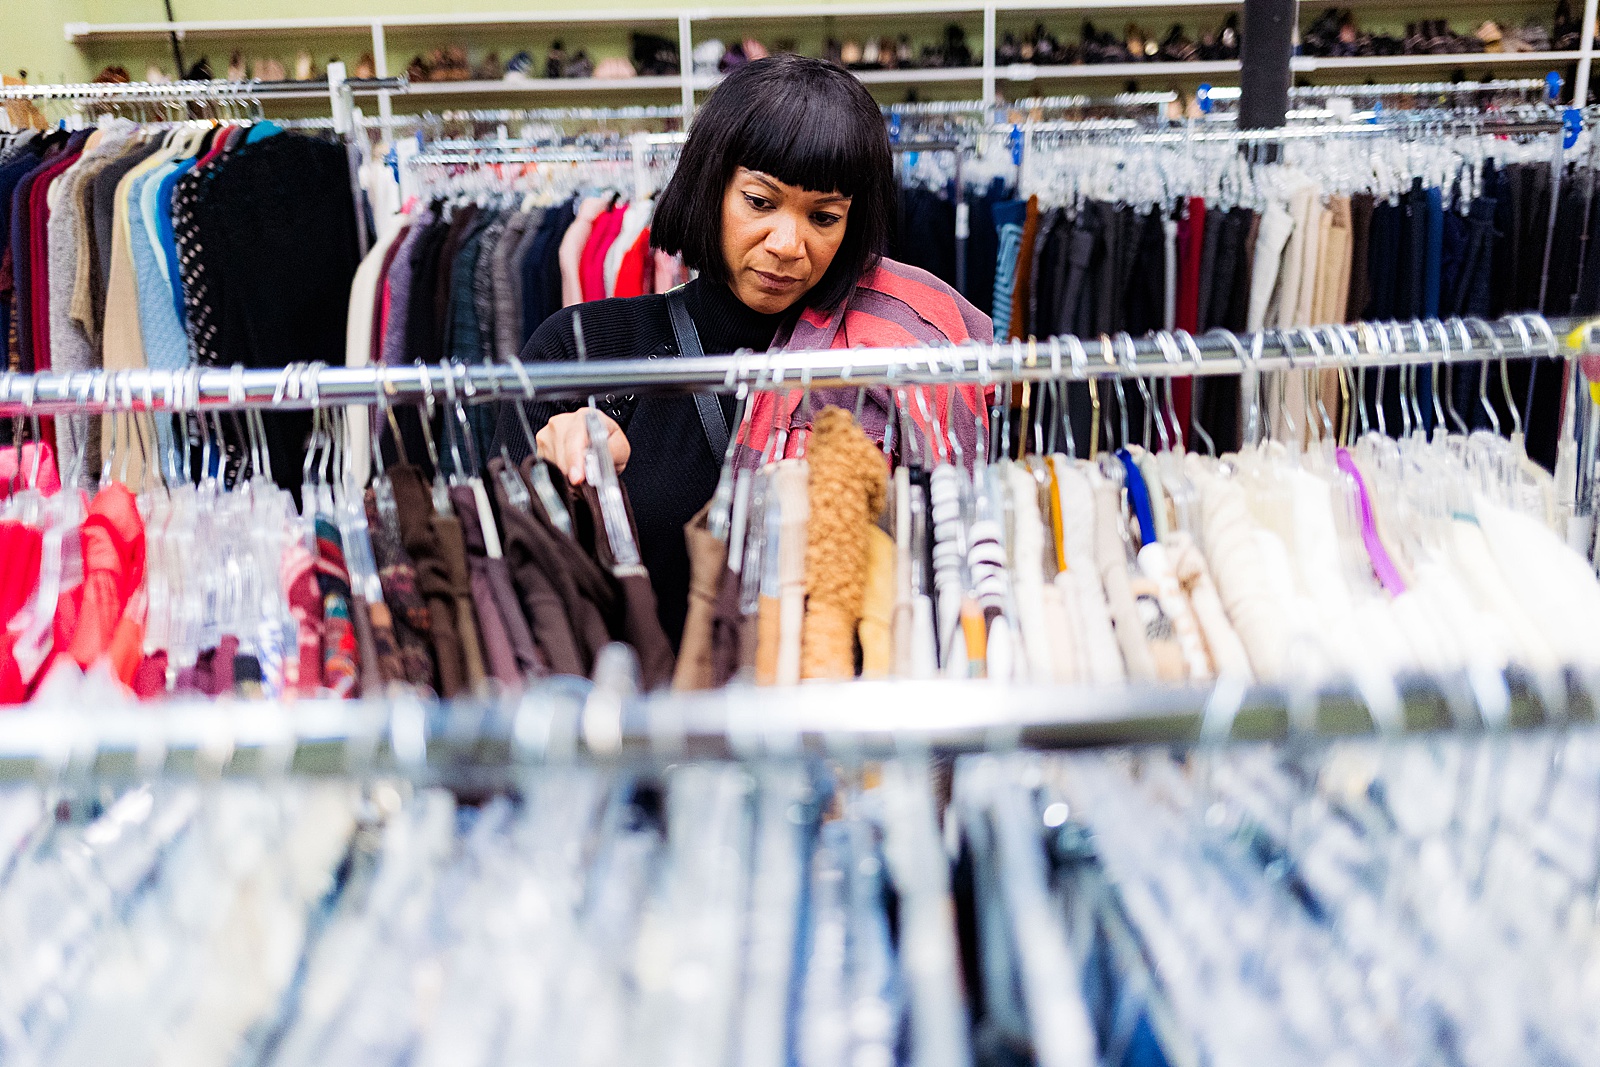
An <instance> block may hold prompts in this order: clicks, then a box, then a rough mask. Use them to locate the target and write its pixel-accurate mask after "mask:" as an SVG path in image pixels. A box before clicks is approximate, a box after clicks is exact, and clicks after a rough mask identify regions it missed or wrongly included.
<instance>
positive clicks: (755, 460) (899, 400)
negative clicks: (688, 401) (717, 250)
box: [737, 259, 994, 468]
mask: <svg viewBox="0 0 1600 1067" xmlns="http://www.w3.org/2000/svg"><path fill="white" fill-rule="evenodd" d="M993 336H994V327H993V325H992V324H991V323H990V321H989V316H987V315H985V314H984V313H983V312H981V311H979V310H978V309H977V308H975V307H973V306H972V305H971V304H970V303H968V302H967V300H966V298H965V297H963V296H962V295H961V294H960V293H958V292H956V291H955V290H954V289H952V288H951V287H950V286H948V285H946V284H945V283H944V282H942V281H940V280H939V279H938V278H936V277H934V276H933V275H932V274H929V273H928V272H927V271H925V270H922V269H920V268H918V267H911V266H907V265H906V264H904V263H896V262H895V261H894V260H892V259H884V260H880V261H879V263H878V266H877V267H876V269H874V270H873V271H871V272H870V273H869V274H868V275H867V276H865V277H864V278H862V279H861V281H860V283H858V284H857V285H856V290H855V292H854V293H853V294H851V297H850V299H849V300H848V301H846V303H845V304H844V306H843V307H841V308H838V309H837V310H834V311H832V312H821V311H817V310H815V309H814V308H807V309H806V310H805V312H804V313H802V314H801V316H800V318H799V320H798V321H797V322H796V323H795V325H794V328H793V329H792V330H790V331H789V334H788V336H787V337H784V336H780V337H778V338H777V339H776V340H775V341H774V344H773V347H774V349H778V350H783V351H788V352H814V351H824V350H828V349H837V348H888V347H915V346H918V345H928V346H932V347H939V346H944V345H956V344H962V343H963V342H966V341H969V340H979V341H988V340H989V338H991V337H993ZM931 354H932V353H930V355H931ZM894 392H895V395H894V396H893V397H891V396H890V394H889V390H888V389H885V388H871V389H868V390H867V391H866V393H865V395H864V396H863V397H862V398H861V405H860V406H861V415H860V422H861V427H862V429H863V430H865V431H866V433H867V435H868V436H869V437H871V438H872V439H873V440H874V441H879V442H881V441H882V440H883V437H884V430H885V428H886V427H887V426H888V424H889V417H890V414H891V412H894V413H896V414H898V415H905V416H908V417H909V426H910V427H911V430H912V432H913V433H914V434H915V440H913V441H911V442H906V441H905V440H903V435H904V434H905V432H906V427H907V425H908V422H907V421H906V420H904V419H902V420H900V421H899V423H898V424H897V427H898V428H897V429H896V432H895V437H896V438H897V440H896V441H895V442H894V451H895V453H896V454H897V455H899V456H900V457H902V458H903V459H912V460H918V461H920V462H922V463H925V464H927V465H930V466H931V465H932V464H933V463H934V462H935V461H937V460H939V459H950V460H952V461H954V460H956V459H958V458H959V459H960V460H961V461H962V462H963V464H964V465H966V466H969V467H970V466H971V464H972V461H973V457H974V456H975V455H976V452H977V441H978V437H977V435H978V433H979V427H984V428H987V426H988V408H987V406H986V405H985V403H984V397H983V396H982V394H981V393H980V391H979V389H977V388H976V387H974V386H970V385H962V386H947V385H941V386H935V387H926V386H924V387H920V388H918V387H912V388H907V389H900V388H896V389H895V391H894ZM919 392H920V393H921V396H920V397H919V396H918V395H917V394H918V393H919ZM858 395H859V391H858V390H856V389H851V388H848V387H842V388H831V389H814V390H812V391H811V402H810V404H809V406H808V407H807V406H804V405H803V404H802V400H803V398H804V392H803V390H800V389H791V390H787V391H785V392H780V393H775V392H765V393H760V394H757V395H756V396H755V398H754V399H753V402H752V403H751V404H750V405H749V406H748V408H747V410H746V416H745V420H744V425H743V426H741V427H740V430H739V445H738V452H737V463H738V465H739V466H741V467H745V468H753V467H757V466H759V465H760V464H761V462H762V460H763V458H765V459H767V460H772V459H778V458H794V457H798V456H803V455H804V454H805V450H806V443H807V442H808V440H809V439H810V436H811V421H812V417H813V416H814V415H815V414H816V413H818V412H820V411H822V409H823V408H824V407H826V406H828V405H829V404H833V405H836V406H838V407H842V408H844V409H845V410H847V411H853V410H855V408H856V404H857V397H858ZM930 416H931V422H930ZM781 427H787V428H788V431H789V432H788V435H787V437H785V436H784V435H783V434H782V433H780V432H779V430H780V428H781ZM952 437H954V439H955V444H954V447H952V445H951V441H950V439H951V438H952ZM780 439H781V440H782V441H783V456H778V455H776V454H775V453H776V446H777V444H778V441H779V440H780ZM769 445H770V446H771V447H772V449H773V453H774V454H772V455H767V450H768V448H769Z"/></svg>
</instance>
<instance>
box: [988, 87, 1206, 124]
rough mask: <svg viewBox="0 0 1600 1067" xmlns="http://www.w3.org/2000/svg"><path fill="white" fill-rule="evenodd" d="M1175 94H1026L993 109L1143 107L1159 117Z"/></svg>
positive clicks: (1051, 109)
mask: <svg viewBox="0 0 1600 1067" xmlns="http://www.w3.org/2000/svg"><path fill="white" fill-rule="evenodd" d="M1177 100H1178V94H1177V93H1175V92H1171V91H1170V90H1169V91H1156V90H1150V91H1146V92H1137V93H1118V94H1117V95H1115V96H1104V97H1094V96H1082V95H1078V96H1029V97H1024V98H1023V99H1021V100H1012V101H1009V102H1007V103H1005V104H1002V105H1000V106H998V107H996V108H995V111H996V112H997V113H1004V112H1008V111H1079V110H1095V111H1102V110H1122V111H1139V110H1143V109H1145V108H1154V109H1155V117H1156V118H1158V119H1160V118H1163V117H1164V116H1165V114H1166V109H1167V107H1168V106H1169V105H1171V104H1174V103H1176V102H1177Z"/></svg>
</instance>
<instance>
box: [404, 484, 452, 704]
mask: <svg viewBox="0 0 1600 1067" xmlns="http://www.w3.org/2000/svg"><path fill="white" fill-rule="evenodd" d="M389 481H390V484H392V485H393V486H394V499H395V503H396V505H397V506H398V509H399V512H400V539H401V541H402V543H403V544H404V545H405V550H406V552H407V553H408V554H409V555H410V556H411V561H412V564H413V565H414V566H415V567H416V574H417V593H418V594H420V595H421V597H422V602H423V603H424V604H426V605H427V606H428V640H429V641H430V642H431V643H432V645H433V653H434V656H433V658H434V663H435V665H436V666H437V667H438V671H439V676H438V679H437V682H438V684H437V685H436V686H435V691H436V692H437V693H438V694H439V695H440V696H441V697H443V698H445V699H446V700H448V699H450V698H452V697H456V696H459V695H460V694H461V693H462V692H464V691H465V690H466V688H467V670H466V659H465V656H464V654H463V652H462V649H461V637H460V635H459V633H458V632H457V629H456V597H455V592H454V590H453V589H452V588H451V585H450V570H449V567H448V565H447V564H446V562H445V559H444V553H443V550H442V549H441V548H440V545H439V538H438V535H437V534H435V533H434V529H433V499H432V497H431V495H430V494H429V491H428V486H427V483H425V482H424V481H423V479H422V472H421V471H419V470H417V468H415V467H413V466H411V465H410V464H406V463H399V464H395V465H394V466H392V467H390V468H389Z"/></svg>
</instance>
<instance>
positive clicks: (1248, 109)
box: [1239, 0, 1299, 130]
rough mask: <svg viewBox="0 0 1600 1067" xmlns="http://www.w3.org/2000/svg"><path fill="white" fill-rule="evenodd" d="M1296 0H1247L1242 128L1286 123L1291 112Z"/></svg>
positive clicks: (1241, 54) (1241, 83) (1242, 60)
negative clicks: (1291, 71)
mask: <svg viewBox="0 0 1600 1067" xmlns="http://www.w3.org/2000/svg"><path fill="white" fill-rule="evenodd" d="M1298 7H1299V5H1298V4H1297V3H1296V0H1244V28H1243V31H1242V33H1241V35H1240V36H1241V38H1242V40H1241V42H1240V46H1239V60H1240V65H1241V67H1242V68H1243V69H1242V70H1241V72H1240V79H1239V128H1240V129H1241V130H1266V129H1272V128H1274V127H1277V126H1282V125H1283V124H1284V121H1285V119H1286V118H1287V116H1288V112H1289V56H1290V54H1291V53H1292V52H1293V51H1294V22H1295V17H1296V12H1297V11H1298Z"/></svg>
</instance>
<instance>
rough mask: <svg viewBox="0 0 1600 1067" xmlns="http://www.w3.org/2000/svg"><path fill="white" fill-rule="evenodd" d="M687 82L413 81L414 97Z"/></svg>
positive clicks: (673, 87)
mask: <svg viewBox="0 0 1600 1067" xmlns="http://www.w3.org/2000/svg"><path fill="white" fill-rule="evenodd" d="M682 84H683V79H681V78H679V77H678V76H677V75H675V74H669V75H665V76H661V77H638V78H528V79H525V80H518V79H507V78H499V79H496V80H494V81H458V82H412V83H411V86H410V91H409V95H411V96H474V95H476V96H487V95H490V94H495V93H600V92H614V91H617V90H629V89H637V90H667V91H669V92H675V91H677V89H678V88H679V87H680V86H681V85H682Z"/></svg>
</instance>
